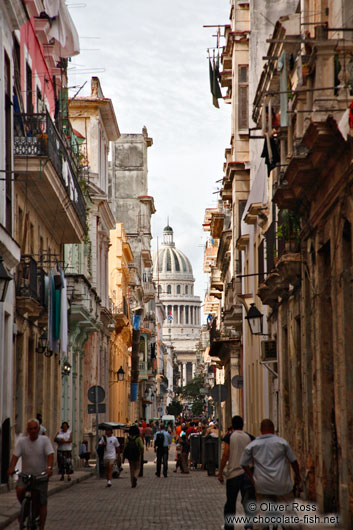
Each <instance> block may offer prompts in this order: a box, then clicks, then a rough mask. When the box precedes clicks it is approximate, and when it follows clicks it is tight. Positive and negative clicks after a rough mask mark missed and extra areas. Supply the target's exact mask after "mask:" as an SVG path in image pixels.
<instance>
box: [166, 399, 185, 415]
mask: <svg viewBox="0 0 353 530" xmlns="http://www.w3.org/2000/svg"><path fill="white" fill-rule="evenodd" d="M182 410H183V406H182V404H181V403H180V401H177V400H176V399H173V401H172V402H171V403H169V405H167V414H171V415H172V416H179V414H180V413H181V411H182Z"/></svg>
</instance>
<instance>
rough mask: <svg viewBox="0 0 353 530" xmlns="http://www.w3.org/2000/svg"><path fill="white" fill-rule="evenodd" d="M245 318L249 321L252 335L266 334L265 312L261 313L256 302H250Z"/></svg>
mask: <svg viewBox="0 0 353 530" xmlns="http://www.w3.org/2000/svg"><path fill="white" fill-rule="evenodd" d="M245 318H246V320H247V321H248V324H249V328H250V331H251V334H252V335H264V333H263V332H262V318H263V314H262V313H260V311H259V310H258V309H257V307H256V305H255V304H254V303H252V304H250V309H249V311H248V314H247V315H246V317H245Z"/></svg>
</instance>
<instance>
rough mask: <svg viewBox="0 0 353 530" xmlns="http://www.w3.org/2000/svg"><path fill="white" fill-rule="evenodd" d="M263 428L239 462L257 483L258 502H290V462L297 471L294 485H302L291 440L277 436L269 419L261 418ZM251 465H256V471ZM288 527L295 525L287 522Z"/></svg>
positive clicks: (255, 483)
mask: <svg viewBox="0 0 353 530" xmlns="http://www.w3.org/2000/svg"><path fill="white" fill-rule="evenodd" d="M260 431H261V436H259V437H258V438H256V439H255V440H254V441H253V442H251V443H250V444H249V445H247V446H246V447H245V449H244V452H243V454H242V457H241V459H240V465H241V466H242V467H243V469H244V471H245V473H247V475H248V476H249V478H250V480H251V482H252V483H253V485H254V486H255V491H256V500H257V502H258V506H259V503H261V502H262V501H264V500H270V501H273V502H277V503H280V504H286V503H290V501H292V500H294V494H293V483H292V480H291V476H290V468H289V464H290V466H291V467H292V469H293V471H294V476H295V478H294V482H295V485H296V486H298V487H299V485H300V483H301V478H300V471H299V465H298V462H297V458H296V456H295V455H294V453H293V451H292V449H291V447H290V445H289V443H288V442H287V441H286V440H284V438H280V437H279V436H276V434H275V427H274V425H273V422H272V421H271V420H270V419H264V420H262V422H261V425H260ZM251 466H254V473H252V472H251V470H250V467H251ZM286 528H288V529H289V528H292V527H290V526H287V525H286Z"/></svg>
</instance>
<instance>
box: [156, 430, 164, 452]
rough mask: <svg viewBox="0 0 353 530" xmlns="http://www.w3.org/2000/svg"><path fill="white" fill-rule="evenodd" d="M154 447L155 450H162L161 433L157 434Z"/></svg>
mask: <svg viewBox="0 0 353 530" xmlns="http://www.w3.org/2000/svg"><path fill="white" fill-rule="evenodd" d="M154 445H155V447H157V449H162V448H163V447H164V434H163V433H162V432H158V433H157V436H156V442H155V444H154Z"/></svg>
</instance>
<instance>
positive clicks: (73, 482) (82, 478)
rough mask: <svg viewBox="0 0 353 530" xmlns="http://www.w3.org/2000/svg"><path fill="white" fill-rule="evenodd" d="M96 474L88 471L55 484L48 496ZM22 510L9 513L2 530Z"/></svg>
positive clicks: (0, 528) (2, 523)
mask: <svg viewBox="0 0 353 530" xmlns="http://www.w3.org/2000/svg"><path fill="white" fill-rule="evenodd" d="M94 475H95V471H92V472H87V474H86V475H83V476H81V477H77V478H75V479H72V480H71V482H64V484H58V485H57V486H54V487H53V488H51V489H48V497H51V496H52V495H55V493H59V492H60V491H63V490H66V489H68V488H72V486H74V485H75V484H79V483H80V482H83V481H84V480H87V479H89V478H90V477H92V476H94ZM20 511H21V510H20V509H18V510H17V511H16V512H13V513H12V514H11V515H9V517H8V518H7V519H6V521H3V522H1V523H0V530H2V529H3V528H7V527H8V526H9V525H10V524H11V523H12V522H13V521H15V520H16V519H17V517H18V516H19V515H20Z"/></svg>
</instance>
